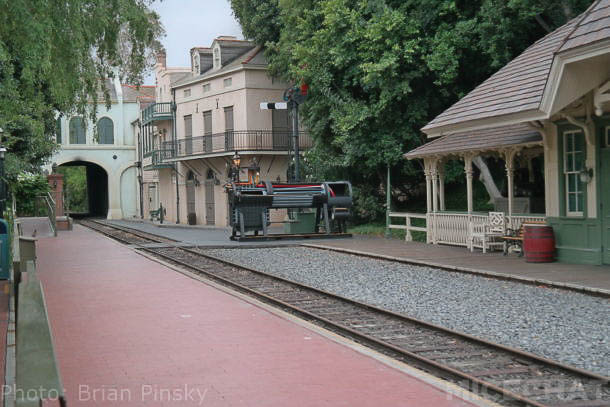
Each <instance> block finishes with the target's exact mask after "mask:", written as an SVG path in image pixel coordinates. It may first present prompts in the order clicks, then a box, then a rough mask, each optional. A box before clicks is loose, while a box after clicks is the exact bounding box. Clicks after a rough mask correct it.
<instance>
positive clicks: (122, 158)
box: [47, 103, 139, 219]
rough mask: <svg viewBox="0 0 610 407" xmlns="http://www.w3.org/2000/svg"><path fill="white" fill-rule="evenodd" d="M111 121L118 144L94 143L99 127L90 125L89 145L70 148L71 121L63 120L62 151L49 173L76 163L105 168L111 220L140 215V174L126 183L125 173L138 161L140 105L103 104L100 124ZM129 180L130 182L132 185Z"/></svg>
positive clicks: (98, 111)
mask: <svg viewBox="0 0 610 407" xmlns="http://www.w3.org/2000/svg"><path fill="white" fill-rule="evenodd" d="M103 117H107V118H109V119H111V120H112V122H113V130H114V144H98V143H97V142H96V141H95V139H94V128H95V126H96V125H97V123H93V122H92V121H90V120H88V121H87V122H86V144H70V142H69V141H70V132H69V121H70V119H71V117H66V116H64V117H62V118H61V141H62V142H61V148H60V150H59V151H58V152H57V153H56V154H55V155H53V156H52V157H51V159H50V162H49V165H48V166H47V167H48V168H47V169H50V166H51V165H52V164H53V163H56V164H57V165H61V164H66V163H69V162H73V161H85V162H91V163H94V164H97V165H99V166H100V167H102V168H103V169H104V170H105V171H106V173H107V174H108V201H109V202H108V205H109V209H108V215H107V217H108V218H109V219H121V218H123V217H124V216H126V217H132V216H133V215H134V213H137V212H138V205H139V191H138V186H137V173H136V172H137V171H135V170H134V171H130V172H129V174H128V175H127V176H126V178H125V181H123V180H122V175H123V172H124V171H125V170H126V169H127V168H129V167H131V166H132V165H134V162H135V161H136V160H137V154H136V146H135V144H136V136H135V134H134V126H132V125H131V123H132V122H133V121H134V120H136V119H137V118H138V117H139V104H138V103H112V104H111V106H110V109H107V108H106V106H105V105H104V104H102V103H100V104H98V107H97V118H98V120H99V119H101V118H103ZM128 179H129V181H128Z"/></svg>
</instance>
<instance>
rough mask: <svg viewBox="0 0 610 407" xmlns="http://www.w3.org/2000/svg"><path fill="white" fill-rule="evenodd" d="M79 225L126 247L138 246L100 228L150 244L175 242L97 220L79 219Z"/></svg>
mask: <svg viewBox="0 0 610 407" xmlns="http://www.w3.org/2000/svg"><path fill="white" fill-rule="evenodd" d="M77 223H78V224H80V225H83V226H85V227H88V228H89V229H92V230H95V231H97V232H99V233H101V234H103V235H106V236H108V237H111V238H113V239H116V240H118V241H120V242H121V243H124V244H128V245H134V244H138V243H137V242H132V241H129V240H126V239H124V238H120V237H118V236H116V235H113V234H112V233H110V232H107V231H104V230H101V228H100V227H107V228H111V229H115V230H119V231H121V232H123V233H129V234H132V235H134V236H137V237H138V238H140V239H147V240H150V241H151V242H152V243H171V242H177V241H176V240H174V239H170V238H166V237H163V238H162V237H160V236H156V235H153V234H151V233H147V232H143V231H141V230H137V229H132V228H129V227H123V226H119V225H113V224H110V223H106V222H100V221H98V220H94V219H86V220H85V219H81V220H79V221H78V222H77ZM92 225H97V226H98V227H94V226H92Z"/></svg>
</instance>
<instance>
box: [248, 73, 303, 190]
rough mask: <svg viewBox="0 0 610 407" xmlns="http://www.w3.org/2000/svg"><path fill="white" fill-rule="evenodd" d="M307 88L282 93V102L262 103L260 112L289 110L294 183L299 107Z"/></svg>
mask: <svg viewBox="0 0 610 407" xmlns="http://www.w3.org/2000/svg"><path fill="white" fill-rule="evenodd" d="M308 91H309V86H307V84H305V83H303V84H301V86H293V87H291V88H288V89H286V90H285V91H284V102H262V103H261V104H260V107H261V109H262V110H274V109H278V110H287V109H290V110H291V114H292V139H293V140H294V181H297V182H298V181H299V105H300V104H302V103H303V102H305V99H306V98H307V93H308Z"/></svg>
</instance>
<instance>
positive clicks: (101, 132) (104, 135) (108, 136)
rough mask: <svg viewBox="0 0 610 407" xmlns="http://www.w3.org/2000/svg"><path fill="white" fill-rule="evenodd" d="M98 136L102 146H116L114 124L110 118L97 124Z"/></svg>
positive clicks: (104, 118)
mask: <svg viewBox="0 0 610 407" xmlns="http://www.w3.org/2000/svg"><path fill="white" fill-rule="evenodd" d="M97 136H98V140H99V143H100V144H114V123H113V122H112V119H110V118H109V117H102V118H101V119H100V120H99V121H98V122H97Z"/></svg>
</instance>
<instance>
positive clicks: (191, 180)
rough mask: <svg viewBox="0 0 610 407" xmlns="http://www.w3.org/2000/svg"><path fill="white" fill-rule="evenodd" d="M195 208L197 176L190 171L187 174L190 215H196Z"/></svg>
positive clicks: (188, 211) (188, 209)
mask: <svg viewBox="0 0 610 407" xmlns="http://www.w3.org/2000/svg"><path fill="white" fill-rule="evenodd" d="M195 208H196V206H195V174H193V171H189V172H188V173H187V174H186V212H187V213H188V214H189V215H190V214H194V213H196V209H195Z"/></svg>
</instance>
